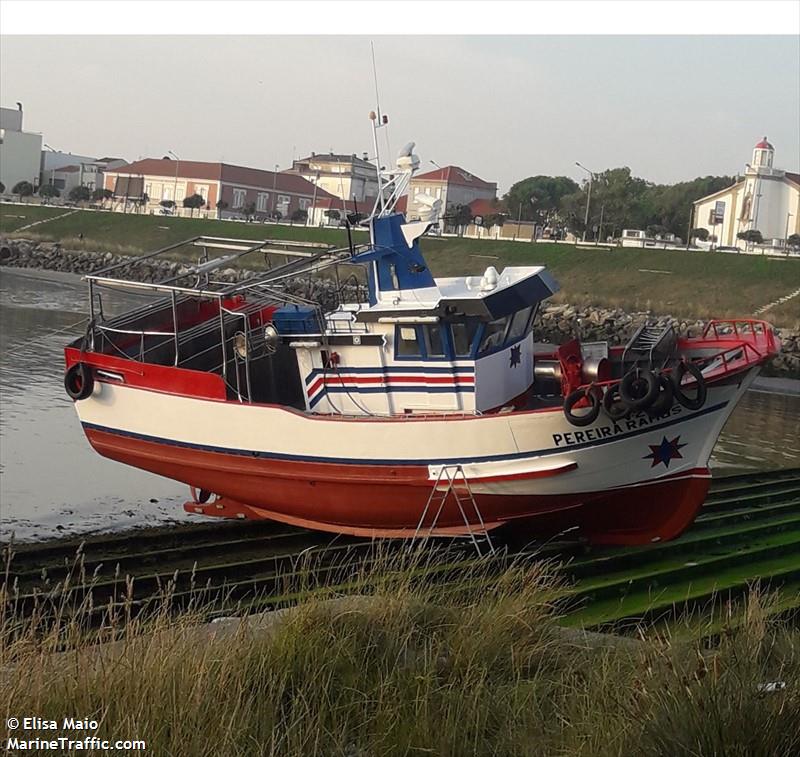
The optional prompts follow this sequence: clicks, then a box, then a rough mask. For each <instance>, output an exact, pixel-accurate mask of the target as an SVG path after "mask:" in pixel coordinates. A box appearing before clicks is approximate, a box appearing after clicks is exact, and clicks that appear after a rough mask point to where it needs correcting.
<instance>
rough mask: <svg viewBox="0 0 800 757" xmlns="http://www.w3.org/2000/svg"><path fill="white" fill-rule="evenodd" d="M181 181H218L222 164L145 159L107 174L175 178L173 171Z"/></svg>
mask: <svg viewBox="0 0 800 757" xmlns="http://www.w3.org/2000/svg"><path fill="white" fill-rule="evenodd" d="M176 169H177V171H178V176H179V177H180V178H182V179H205V180H206V181H219V180H220V175H221V173H222V163H205V162H203V161H200V160H180V161H178V160H169V159H166V158H145V159H144V160H135V161H134V162H133V163H129V164H128V165H127V166H120V167H119V168H115V169H114V170H112V171H109V172H108V173H110V174H114V173H119V174H130V175H131V176H166V177H169V178H174V177H175V171H176Z"/></svg>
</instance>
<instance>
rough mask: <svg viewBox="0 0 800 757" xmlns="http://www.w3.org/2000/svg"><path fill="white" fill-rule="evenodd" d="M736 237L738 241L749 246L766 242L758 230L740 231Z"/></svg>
mask: <svg viewBox="0 0 800 757" xmlns="http://www.w3.org/2000/svg"><path fill="white" fill-rule="evenodd" d="M736 237H737V239H741V240H742V241H744V242H745V243H747V244H749V245H753V244H761V243H762V242H763V241H764V237H763V236H762V234H761V232H760V231H759V230H758V229H747V231H740V232H739V233H738V234H737V235H736Z"/></svg>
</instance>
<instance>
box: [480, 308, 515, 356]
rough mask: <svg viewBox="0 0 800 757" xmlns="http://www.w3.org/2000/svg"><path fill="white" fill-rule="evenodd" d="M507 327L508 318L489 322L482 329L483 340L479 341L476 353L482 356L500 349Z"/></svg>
mask: <svg viewBox="0 0 800 757" xmlns="http://www.w3.org/2000/svg"><path fill="white" fill-rule="evenodd" d="M507 326H508V316H506V317H505V318H497V319H496V320H494V321H489V323H487V324H486V328H485V329H484V332H483V339H482V340H481V346H480V349H479V350H478V352H479V353H481V354H483V353H485V352H491V350H495V349H497V348H498V347H501V346H502V344H503V341H504V338H505V335H506V327H507Z"/></svg>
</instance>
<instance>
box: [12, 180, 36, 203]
mask: <svg viewBox="0 0 800 757" xmlns="http://www.w3.org/2000/svg"><path fill="white" fill-rule="evenodd" d="M11 194H15V195H17V196H18V197H19V198H20V200H21V199H22V198H23V197H30V196H31V195H32V194H33V184H31V183H30V182H29V181H18V182H17V183H16V184H15V185H14V186H13V187H12V188H11Z"/></svg>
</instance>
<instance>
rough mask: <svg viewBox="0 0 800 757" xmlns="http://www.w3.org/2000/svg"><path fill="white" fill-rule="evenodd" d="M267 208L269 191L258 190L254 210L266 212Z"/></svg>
mask: <svg viewBox="0 0 800 757" xmlns="http://www.w3.org/2000/svg"><path fill="white" fill-rule="evenodd" d="M268 209H269V193H268V192H259V193H258V199H257V200H256V210H258V211H260V212H261V213H266V212H267V210H268Z"/></svg>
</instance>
